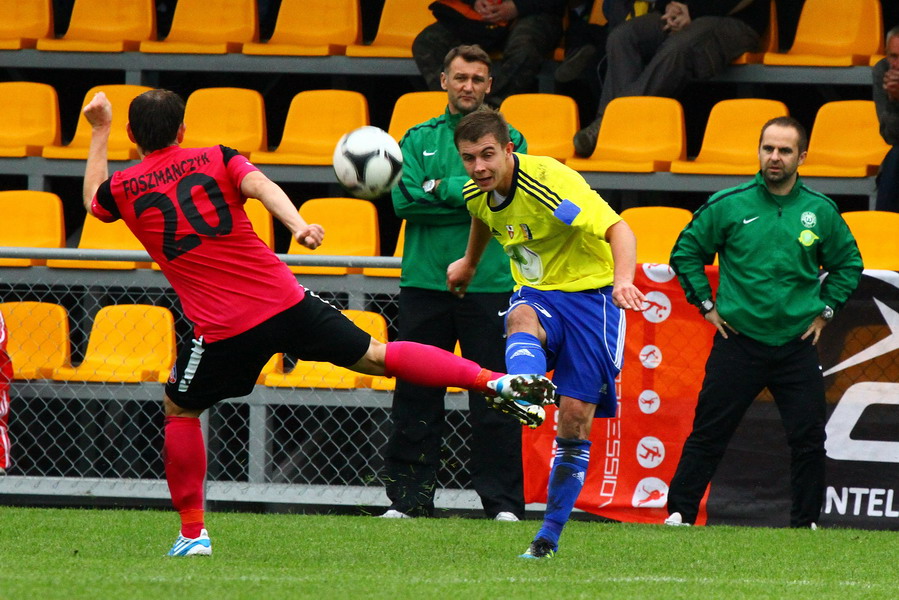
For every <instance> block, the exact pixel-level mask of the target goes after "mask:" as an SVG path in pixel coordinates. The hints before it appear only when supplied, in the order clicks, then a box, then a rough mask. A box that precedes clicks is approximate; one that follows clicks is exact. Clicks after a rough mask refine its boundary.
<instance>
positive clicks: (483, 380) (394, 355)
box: [384, 342, 501, 392]
mask: <svg viewBox="0 0 899 600" xmlns="http://www.w3.org/2000/svg"><path fill="white" fill-rule="evenodd" d="M384 368H385V375H387V376H388V377H398V378H400V379H403V380H405V381H408V382H409V383H414V384H416V385H424V386H429V387H460V388H465V389H467V390H475V391H478V392H486V391H488V388H487V382H488V381H491V380H493V379H496V378H497V377H499V376H500V375H501V373H494V372H493V371H490V370H488V369H482V368H481V366H480V365H478V364H477V363H476V362H472V361H470V360H468V359H467V358H462V357H461V356H456V355H455V354H453V353H452V352H447V351H446V350H441V349H440V348H436V347H434V346H428V345H426V344H419V343H416V342H389V343H388V344H387V350H386V353H385V355H384Z"/></svg>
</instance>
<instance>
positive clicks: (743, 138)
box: [671, 98, 789, 175]
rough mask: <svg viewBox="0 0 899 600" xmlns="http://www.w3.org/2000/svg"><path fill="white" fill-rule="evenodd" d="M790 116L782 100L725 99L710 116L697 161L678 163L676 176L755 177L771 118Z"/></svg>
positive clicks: (675, 167) (672, 169) (675, 163)
mask: <svg viewBox="0 0 899 600" xmlns="http://www.w3.org/2000/svg"><path fill="white" fill-rule="evenodd" d="M788 114H789V110H788V109H787V106H786V104H784V103H783V102H780V101H778V100H764V99H757V98H737V99H733V100H722V101H720V102H718V103H717V104H715V106H713V107H712V110H711V112H710V113H709V119H708V123H707V124H706V128H705V135H704V136H703V138H702V147H701V148H700V150H699V154H698V155H697V156H696V158H695V159H694V160H675V161H673V162H672V163H671V172H672V173H701V174H706V175H753V174H755V172H756V171H758V170H759V161H758V147H759V132H760V131H761V129H762V126H763V125H764V124H765V123H766V122H768V121H769V120H770V119H773V118H775V117H782V116H786V115H788Z"/></svg>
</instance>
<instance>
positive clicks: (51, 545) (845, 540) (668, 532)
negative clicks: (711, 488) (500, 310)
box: [0, 507, 899, 600]
mask: <svg viewBox="0 0 899 600" xmlns="http://www.w3.org/2000/svg"><path fill="white" fill-rule="evenodd" d="M207 525H208V527H209V529H210V535H211V537H212V543H213V556H212V557H209V558H206V557H194V558H178V559H173V558H165V557H164V556H163V555H164V554H165V552H167V551H168V548H169V546H170V545H171V543H172V542H173V541H174V536H175V534H176V533H177V531H176V530H177V517H176V516H175V515H174V514H173V513H172V512H163V511H155V510H146V511H139V510H86V509H34V508H9V507H0V599H2V600H20V599H23V600H24V599H28V600H31V599H52V598H65V599H69V600H71V599H81V598H84V599H88V598H89V599H92V600H93V599H106V598H109V599H113V598H115V599H119V598H126V599H128V600H141V599H144V598H153V599H155V598H159V599H160V600H163V599H164V600H171V599H185V600H187V599H190V600H194V599H205V598H210V599H215V600H228V599H232V598H251V599H253V600H265V599H268V598H278V599H280V598H316V599H319V598H321V599H330V598H341V599H355V598H365V599H366V600H368V599H375V598H391V599H405V598H410V599H412V598H416V599H418V598H427V599H428V600H434V599H442V598H452V599H454V600H463V599H464V600H468V599H472V598H485V599H486V598H490V599H494V598H495V599H505V598H535V599H546V600H556V599H565V598H592V599H595V598H614V599H630V598H634V599H637V598H639V599H652V600H668V599H672V598H691V599H693V598H696V599H699V598H716V599H717V598H721V599H725V598H726V599H728V600H739V599H744V598H753V599H756V598H771V599H791V600H792V599H804V598H809V599H816V600H821V599H824V598H877V599H881V598H884V599H885V598H896V597H897V596H899V569H897V568H896V548H897V539H896V534H895V533H894V532H885V531H858V530H846V529H843V530H839V529H830V530H827V529H822V530H818V531H807V530H801V531H798V530H789V529H762V528H741V527H720V526H719V527H691V528H687V527H663V526H652V525H626V524H614V523H611V524H610V523H598V522H586V521H573V522H571V523H570V524H569V526H568V527H567V528H566V530H565V533H564V535H563V537H562V547H561V552H560V553H559V554H558V555H557V556H556V558H554V559H552V560H541V561H533V560H530V561H529V560H522V559H519V558H517V555H518V554H519V553H521V552H522V551H523V550H524V549H525V547H526V546H527V544H528V542H529V541H530V538H531V536H532V535H533V534H534V532H535V531H536V528H537V526H538V525H539V523H538V522H537V521H533V520H529V521H524V522H519V523H496V522H493V521H488V520H483V519H466V518H441V519H416V520H386V519H375V518H372V517H362V516H325V515H285V514H246V513H214V514H209V515H208V519H207Z"/></svg>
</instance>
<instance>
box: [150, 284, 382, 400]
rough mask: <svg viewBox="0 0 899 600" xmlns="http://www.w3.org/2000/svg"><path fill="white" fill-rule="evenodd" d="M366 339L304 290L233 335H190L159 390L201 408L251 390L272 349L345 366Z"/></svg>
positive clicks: (354, 359) (356, 359)
mask: <svg viewBox="0 0 899 600" xmlns="http://www.w3.org/2000/svg"><path fill="white" fill-rule="evenodd" d="M370 342H371V336H370V335H369V334H368V333H366V332H364V331H362V330H361V329H359V328H358V327H357V326H356V325H354V324H353V322H352V321H350V320H349V319H348V318H346V317H345V316H344V315H343V313H341V312H340V311H339V310H337V309H336V308H334V307H333V306H331V305H330V304H328V303H327V302H325V301H324V300H322V299H321V298H319V297H318V296H316V295H314V294H312V293H310V292H308V291H307V292H306V296H305V297H304V298H303V299H302V300H301V301H300V302H298V303H297V304H295V305H294V306H292V307H290V308H288V309H287V310H285V311H283V312H281V313H279V314H277V315H275V316H274V317H272V318H270V319H269V320H267V321H264V322H262V323H260V324H259V325H257V326H256V327H253V328H252V329H250V330H248V331H245V332H243V333H241V334H239V335H236V336H234V337H232V338H228V339H225V340H219V341H217V342H211V343H206V342H204V341H203V340H202V338H201V339H199V340H196V339H195V340H193V341H192V342H191V343H190V344H189V345H187V346H186V347H184V348H182V350H181V352H180V353H179V354H178V360H177V361H176V363H175V367H174V368H173V369H172V374H171V375H170V376H169V381H168V383H167V384H166V386H165V393H166V394H167V395H168V397H169V398H171V399H172V401H173V402H174V403H175V404H177V405H178V406H180V407H181V408H186V409H190V410H205V409H207V408H209V407H210V406H212V405H213V404H215V403H216V402H218V401H220V400H224V399H225V398H237V397H240V396H246V395H247V394H249V393H251V392H252V391H253V386H254V385H255V384H256V379H257V377H259V372H260V371H261V370H262V367H264V366H265V363H266V362H268V360H269V359H270V358H271V357H272V355H274V354H277V353H278V352H284V353H287V354H289V355H290V356H292V357H295V358H298V359H300V360H315V361H325V362H330V363H333V364H335V365H338V366H341V367H349V366H352V365H354V364H356V363H357V362H359V360H360V359H361V358H362V357H363V356H365V353H366V352H367V351H368V346H369V344H370Z"/></svg>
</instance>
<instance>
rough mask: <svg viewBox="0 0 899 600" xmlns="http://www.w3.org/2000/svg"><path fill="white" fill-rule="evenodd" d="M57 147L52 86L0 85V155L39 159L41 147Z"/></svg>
mask: <svg viewBox="0 0 899 600" xmlns="http://www.w3.org/2000/svg"><path fill="white" fill-rule="evenodd" d="M59 144H60V129H59V100H58V98H57V95H56V90H55V89H54V88H53V86H50V85H47V84H46V83H32V82H29V81H5V82H3V83H0V156H9V157H22V156H40V154H41V150H42V149H43V147H44V146H59Z"/></svg>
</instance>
